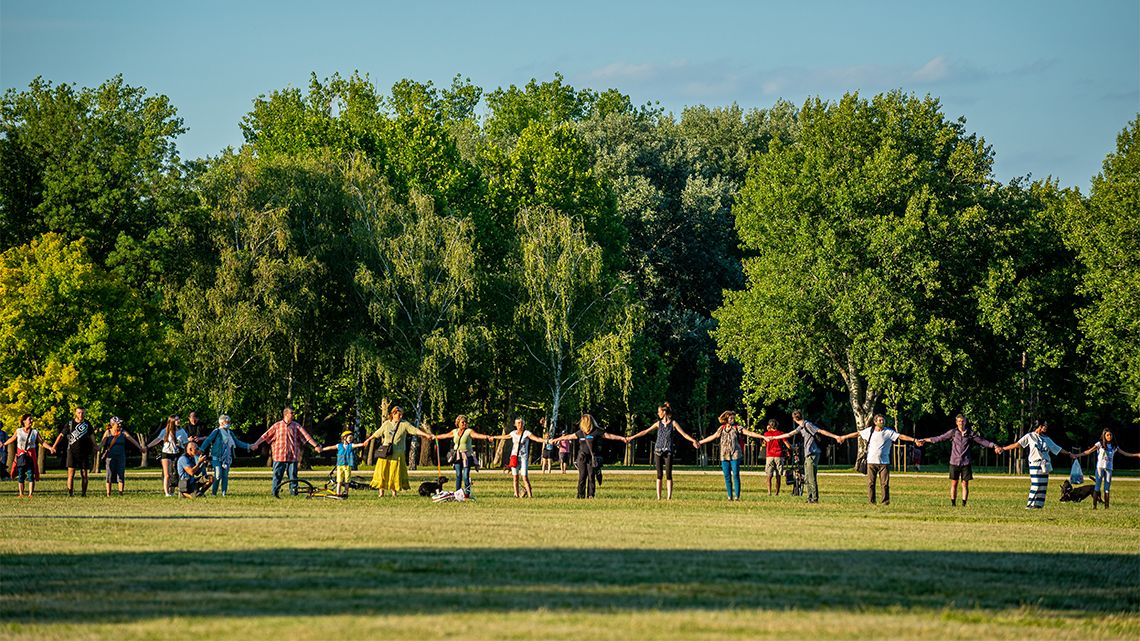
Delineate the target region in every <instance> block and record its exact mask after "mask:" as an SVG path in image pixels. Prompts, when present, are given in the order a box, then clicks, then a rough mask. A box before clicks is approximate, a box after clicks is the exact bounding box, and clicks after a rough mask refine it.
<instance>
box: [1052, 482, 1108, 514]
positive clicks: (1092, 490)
mask: <svg viewBox="0 0 1140 641" xmlns="http://www.w3.org/2000/svg"><path fill="white" fill-rule="evenodd" d="M1090 496H1091V497H1092V500H1093V509H1094V510H1095V509H1096V506H1097V504H1099V503H1100V502H1101V498H1100V493H1098V492H1097V491H1096V486H1095V485H1078V486H1076V487H1073V484H1072V483H1070V482H1068V481H1065V482H1064V483H1061V502H1062V503H1070V502H1072V503H1080V502H1081V501H1083V500H1085V499H1087V498H1088V497H1090Z"/></svg>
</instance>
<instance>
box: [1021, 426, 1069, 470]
mask: <svg viewBox="0 0 1140 641" xmlns="http://www.w3.org/2000/svg"><path fill="white" fill-rule="evenodd" d="M1017 444H1018V445H1020V446H1021V447H1023V448H1025V451H1026V452H1027V453H1028V454H1029V464H1030V465H1044V466H1045V471H1047V472H1051V471H1053V461H1052V460H1050V458H1049V452H1052V453H1054V454H1056V453H1058V452H1060V451H1061V446H1060V445H1057V444H1056V443H1054V442H1053V439H1051V438H1049V437H1048V436H1042V435H1040V434H1038V433H1037V432H1030V433H1028V434H1026V435H1025V436H1022V437H1021V440H1019V441H1018V442H1017Z"/></svg>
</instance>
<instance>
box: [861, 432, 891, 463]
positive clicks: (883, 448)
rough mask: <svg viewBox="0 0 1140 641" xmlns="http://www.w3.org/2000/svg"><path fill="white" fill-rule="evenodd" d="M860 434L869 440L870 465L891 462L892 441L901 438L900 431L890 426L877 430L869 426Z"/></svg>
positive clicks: (868, 456) (868, 459) (868, 455)
mask: <svg viewBox="0 0 1140 641" xmlns="http://www.w3.org/2000/svg"><path fill="white" fill-rule="evenodd" d="M859 436H861V437H862V438H863V440H864V441H867V463H868V464H869V465H890V464H891V443H894V442H895V441H897V440H899V433H898V432H896V431H894V430H892V429H891V428H889V427H884V428H883V429H881V430H876V429H875V428H873V427H868V428H867V429H865V430H862V431H861V432H859Z"/></svg>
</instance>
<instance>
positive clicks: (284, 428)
mask: <svg viewBox="0 0 1140 641" xmlns="http://www.w3.org/2000/svg"><path fill="white" fill-rule="evenodd" d="M302 436H303V437H305V440H306V441H308V442H309V445H311V446H313V449H314V450H317V451H318V452H319V451H320V448H318V447H317V442H316V441H314V440H313V437H311V436H309V433H308V432H306V431H305V428H303V427H301V424H300V423H297V422H296V421H294V420H293V408H292V407H288V406H286V407H285V411H283V412H282V413H281V420H280V421H277V422H276V423H274V424H273V425H272V426H271V427H270V428H269V429H268V430H266V431H265V433H264V434H262V435H261V438H259V439H257V440H256V441H254V442H253V444H252V445H250V446H249V449H251V450H253V449H257V446H259V445H261V444H262V443H269V446H270V448H272V450H273V496H277V491H278V486H280V485H281V480H282V478H283V477H284V476H285V473H286V472H288V473H289V492H290V493H291V494H293V495H294V496H296V495H297V461H299V460H300V459H301V437H302Z"/></svg>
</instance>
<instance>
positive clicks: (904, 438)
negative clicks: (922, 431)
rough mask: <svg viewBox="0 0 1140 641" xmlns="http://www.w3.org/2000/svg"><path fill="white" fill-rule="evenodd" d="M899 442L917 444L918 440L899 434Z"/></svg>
mask: <svg viewBox="0 0 1140 641" xmlns="http://www.w3.org/2000/svg"><path fill="white" fill-rule="evenodd" d="M899 440H900V441H910V442H911V443H917V442H918V439H916V438H913V437H910V436H907V435H906V434H903V433H901V432H900V433H899Z"/></svg>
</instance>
